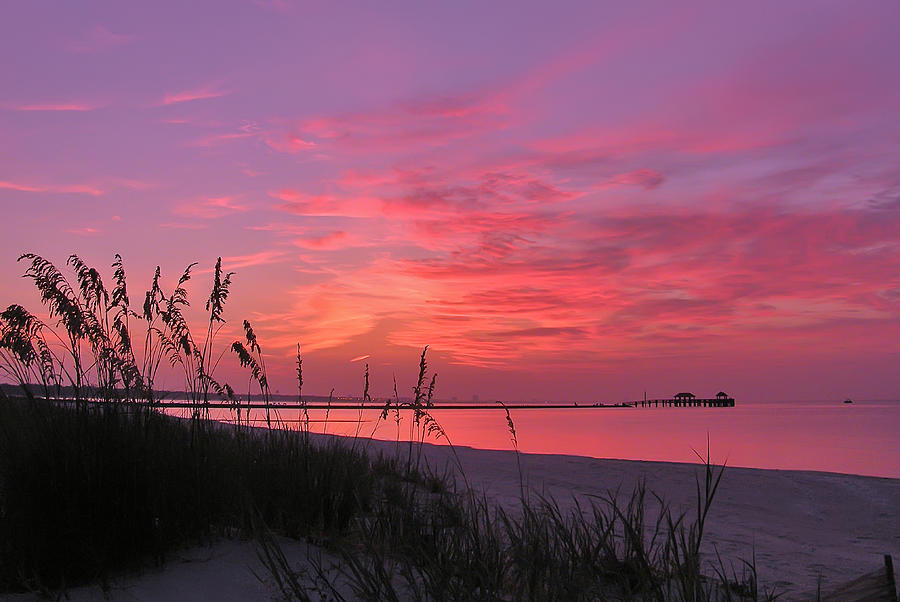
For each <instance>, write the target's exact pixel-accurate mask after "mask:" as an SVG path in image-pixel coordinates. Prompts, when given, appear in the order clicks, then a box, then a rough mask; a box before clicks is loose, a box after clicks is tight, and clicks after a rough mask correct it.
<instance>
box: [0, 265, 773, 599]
mask: <svg viewBox="0 0 900 602" xmlns="http://www.w3.org/2000/svg"><path fill="white" fill-rule="evenodd" d="M20 260H25V261H27V263H28V267H27V269H26V273H25V275H26V276H27V277H29V278H31V279H32V280H34V282H35V285H36V286H37V288H38V291H39V292H40V295H41V299H42V301H43V303H44V304H45V306H46V308H47V312H48V314H49V316H50V319H51V320H56V324H55V325H53V326H48V325H47V324H44V323H43V322H41V321H40V320H39V319H38V318H37V317H36V316H35V315H33V314H31V313H29V312H28V311H27V310H26V309H25V308H24V307H22V306H20V305H11V306H10V307H8V308H7V309H6V310H5V311H4V312H3V313H2V314H0V370H2V371H3V372H4V373H5V374H6V376H7V377H8V378H10V379H11V380H13V381H14V382H15V383H17V384H18V385H19V388H20V391H21V396H19V397H18V398H15V399H11V398H8V397H7V396H6V395H5V394H3V393H2V390H0V591H15V590H37V591H45V592H49V591H55V590H59V589H62V588H66V587H68V586H71V585H74V584H77V583H82V582H87V581H97V580H100V581H103V582H105V580H107V579H108V578H110V577H111V576H113V575H115V574H117V573H119V572H120V571H122V570H125V569H130V568H138V567H141V566H144V565H146V564H147V563H161V562H163V561H164V560H165V557H166V554H167V553H170V552H171V551H172V550H173V549H176V548H178V547H180V546H185V545H190V544H194V543H204V542H208V541H210V540H211V539H212V538H215V537H217V536H222V535H226V536H234V535H251V534H253V535H255V536H256V537H257V538H258V541H259V546H260V558H261V559H262V560H263V562H264V564H265V565H266V566H267V568H268V569H269V571H270V573H271V575H272V577H273V579H274V581H275V583H277V584H278V586H279V587H280V588H281V590H282V594H283V595H285V596H286V597H288V598H296V599H300V600H307V599H314V598H315V597H317V596H319V597H326V598H333V599H341V598H342V594H341V591H346V588H349V589H350V590H352V591H353V592H354V593H355V595H356V596H358V597H360V598H363V599H378V600H399V599H416V600H444V599H449V600H509V599H523V600H524V599H528V600H596V599H648V600H669V599H680V600H707V599H741V600H744V599H748V600H755V599H758V598H760V597H766V596H765V595H762V596H761V594H760V593H759V591H758V589H757V585H756V581H755V572H754V571H753V570H752V569H753V566H752V563H751V564H748V565H747V568H748V569H749V571H748V572H747V575H743V576H741V577H740V578H738V577H737V576H735V575H727V574H726V573H725V571H724V569H721V568H720V569H717V570H715V572H716V573H717V574H716V575H714V576H709V575H705V574H704V572H703V571H702V570H701V569H702V563H701V557H700V544H701V541H702V538H703V533H704V525H705V522H706V518H707V513H708V510H709V507H710V505H711V504H712V502H713V499H714V496H715V492H716V489H717V487H718V483H719V480H720V479H721V476H722V472H721V470H719V471H716V470H714V469H713V467H712V466H711V464H710V463H709V459H708V458H707V459H706V471H705V477H704V481H703V482H702V483H701V482H699V481H698V484H697V502H698V511H697V516H696V519H695V520H694V521H692V522H691V521H688V519H687V517H686V516H684V515H680V514H676V513H673V512H672V511H671V509H670V508H669V507H668V505H667V504H666V503H665V502H664V500H662V499H661V498H660V497H658V496H655V495H652V494H651V495H648V493H647V490H646V489H645V487H644V486H643V485H641V486H639V487H638V488H637V489H636V490H635V491H634V492H633V493H632V495H631V496H630V498H628V499H627V500H626V501H624V502H623V501H622V500H621V499H620V498H619V497H618V496H617V495H616V494H614V493H610V494H609V495H608V496H607V497H606V498H603V499H597V500H594V501H592V502H591V503H590V504H588V505H586V506H585V505H582V504H579V503H577V502H576V505H575V509H574V510H572V511H571V512H566V511H563V510H562V509H561V507H560V505H559V504H558V503H557V502H556V501H555V500H553V499H547V498H541V497H537V498H535V497H534V496H532V495H531V494H530V493H529V492H528V490H527V488H526V487H525V483H524V476H523V473H522V467H521V464H518V469H519V481H520V502H521V503H520V505H519V506H517V507H515V508H503V507H499V506H497V505H495V504H492V503H491V502H490V501H489V500H488V499H487V498H486V497H485V496H484V495H481V494H479V493H478V492H476V491H474V490H473V489H472V488H471V487H469V485H468V482H467V481H466V475H465V473H464V472H462V470H461V466H459V461H458V458H456V455H455V450H454V449H453V446H452V443H450V438H449V436H448V434H447V433H446V432H445V431H444V429H443V428H442V427H441V425H440V424H439V423H438V422H437V420H435V419H434V417H433V416H432V415H431V413H430V411H429V410H430V408H431V407H432V400H433V395H434V391H435V386H436V378H437V377H436V374H433V373H432V374H430V375H429V369H428V363H427V359H426V352H427V347H426V348H425V350H423V352H422V355H421V358H420V361H419V372H418V377H417V380H416V384H415V386H414V387H413V389H412V392H413V397H412V399H411V400H409V401H401V399H400V396H399V394H398V392H397V384H396V380H395V381H394V397H393V399H389V400H387V401H386V403H385V405H384V407H383V410H382V412H381V413H380V414H379V417H378V419H377V421H376V425H375V428H374V429H373V431H372V432H373V434H374V432H375V429H377V427H378V424H379V423H380V422H383V421H386V420H387V419H388V417H389V416H390V415H391V412H392V411H393V414H394V417H395V418H396V421H397V447H396V451H397V453H396V455H395V457H393V458H389V459H385V458H384V457H379V458H377V459H376V460H374V461H373V460H371V459H370V458H369V457H368V456H367V454H366V449H367V446H366V444H365V443H363V444H359V442H360V440H359V439H358V438H357V437H354V438H352V439H351V440H350V441H349V442H348V443H343V442H342V440H340V439H334V438H326V439H320V438H314V437H311V436H310V432H309V422H308V414H307V413H306V412H303V416H304V417H305V421H304V422H301V424H300V431H289V430H287V429H286V428H285V427H284V426H283V425H282V424H280V423H279V421H278V417H277V415H275V416H274V417H273V415H272V412H271V411H270V407H269V386H268V378H267V375H266V366H265V358H264V355H263V353H262V350H261V348H260V345H259V342H258V340H257V337H256V333H255V332H254V331H253V328H252V326H251V324H250V323H249V322H248V321H244V323H243V327H244V340H243V341H235V342H234V343H233V344H232V345H231V346H230V349H231V350H232V351H233V352H234V353H235V354H236V356H237V359H238V361H239V362H240V364H241V365H242V366H243V367H245V368H247V369H248V371H249V377H248V391H247V397H246V399H248V400H249V399H250V396H251V394H252V391H253V385H254V384H255V386H256V389H257V391H258V394H259V395H260V396H261V398H262V399H263V400H264V401H265V404H266V422H267V427H266V428H265V429H251V428H245V427H244V426H243V425H242V422H241V413H240V412H241V403H242V401H241V398H240V396H239V395H236V394H235V392H234V390H233V389H232V387H231V386H229V385H228V384H226V383H222V382H220V381H219V380H217V379H216V378H215V376H214V373H215V370H216V366H217V364H218V362H219V359H220V358H221V357H222V354H223V353H224V352H225V349H219V348H218V347H217V345H216V340H217V335H218V333H219V330H220V328H221V326H222V324H224V317H223V313H224V304H225V301H226V300H227V297H228V294H229V287H230V284H231V277H232V274H231V273H225V272H223V270H222V266H221V259H219V260H218V261H217V262H216V265H215V269H214V271H213V284H212V288H211V293H210V296H209V298H208V299H207V302H206V305H205V308H206V311H207V312H208V315H207V320H206V323H205V327H206V328H205V333H204V336H203V338H202V340H200V339H195V337H194V336H193V334H192V332H191V329H190V326H189V324H188V320H187V318H186V317H185V314H184V310H185V308H187V307H188V306H189V303H188V296H187V290H186V288H185V284H186V283H187V282H188V280H189V279H190V278H191V271H192V268H193V267H194V265H195V264H191V265H190V266H188V267H187V269H185V270H184V272H183V273H182V275H181V277H180V278H179V280H178V283H177V285H176V287H175V289H174V290H173V291H172V292H171V293H170V294H166V293H164V291H163V289H162V288H161V286H160V270H159V268H157V269H156V272H155V275H154V278H153V280H152V283H151V286H150V288H149V289H148V290H147V292H146V294H145V296H144V303H143V311H142V313H140V314H139V313H137V312H134V311H133V310H132V309H131V305H130V302H129V298H128V293H127V287H126V278H125V271H124V267H123V265H122V260H121V258H120V257H119V256H118V255H117V256H116V258H115V262H114V263H113V264H112V267H113V269H114V275H113V281H114V283H115V284H114V287H113V289H112V291H111V292H109V291H107V289H106V288H105V286H104V284H103V281H102V278H101V275H100V273H99V271H98V270H96V269H94V268H91V267H89V266H87V265H86V264H85V263H84V262H83V261H82V260H81V259H80V258H78V257H77V256H75V255H72V256H71V257H70V258H69V260H68V262H67V263H68V265H69V266H70V267H71V268H72V270H73V272H74V282H75V284H74V286H73V285H72V284H70V283H69V281H68V280H67V279H66V277H65V276H64V275H63V274H62V273H61V272H60V271H59V270H58V269H57V268H56V267H55V266H53V264H52V263H50V262H49V261H47V260H45V259H43V258H41V257H39V256H36V255H32V254H27V255H23V256H22V257H21V258H20ZM137 324H141V326H140V327H138V326H137ZM132 329H139V331H140V333H141V334H140V335H139V337H138V340H141V339H142V340H143V345H142V348H141V350H140V353H136V352H135V349H134V344H133V341H134V340H135V339H134V337H133V335H132ZM163 359H165V360H166V361H167V362H168V363H169V364H170V365H171V366H172V367H173V368H175V369H176V370H177V371H178V373H179V374H181V375H182V377H183V381H184V390H185V395H186V397H187V399H188V400H189V401H190V402H191V408H192V411H191V417H190V420H181V419H178V418H174V417H172V416H168V415H165V414H162V413H160V412H159V396H158V393H157V392H155V390H154V383H155V381H156V377H157V374H158V370H159V367H160V364H161V362H162V360H163ZM297 384H298V390H297V397H298V400H299V401H300V402H301V403H303V399H304V398H303V394H302V385H303V373H302V358H301V356H300V347H299V344H298V347H297ZM211 395H215V396H218V397H220V398H222V399H225V400H229V401H231V403H232V407H233V409H234V411H235V412H236V414H237V425H236V426H235V425H227V424H221V423H216V422H214V421H211V420H209V414H208V406H207V404H208V403H209V401H210V397H211ZM66 398H68V399H66ZM363 399H364V400H365V401H367V402H368V401H371V398H370V397H369V372H368V366H366V370H365V375H364V389H363ZM401 409H402V410H405V411H409V412H410V414H411V417H412V420H411V421H410V433H409V442H408V446H407V447H406V449H405V450H404V451H405V452H406V453H405V454H403V452H402V451H401V448H400V436H399V428H400V419H399V416H400V411H401ZM248 418H249V414H248ZM506 419H507V426H508V429H509V432H510V437H511V441H512V443H513V446H514V448H515V450H516V454H517V455H516V458H517V462H518V461H519V458H518V441H517V436H516V431H515V424H514V423H513V420H512V417H511V416H510V414H509V412H508V411H507V412H506ZM326 420H327V413H326ZM247 425H249V420H248V422H247ZM360 425H361V422H360ZM358 434H359V428H357V435H358ZM427 436H434V437H439V438H444V439H446V441H447V442H448V444H450V450H451V451H452V453H453V457H454V458H456V461H457V466H458V468H459V471H457V472H455V473H446V474H436V473H434V472H432V471H430V469H429V467H428V465H427V462H426V463H424V464H423V462H422V449H423V443H424V441H425V439H426V437H427ZM403 455H405V458H403V460H401V457H402V456H403ZM457 476H458V477H459V478H460V479H461V480H462V483H463V485H464V486H463V487H462V488H461V489H458V488H457V483H458V481H457V478H456V477H457ZM650 516H653V517H654V519H653V520H650V518H649V517H650ZM272 533H279V534H282V535H286V536H289V537H295V538H302V537H306V538H310V539H312V540H313V541H315V542H316V543H317V544H319V545H320V546H322V547H324V548H326V549H328V550H330V551H331V552H332V553H333V554H336V555H337V556H339V557H340V558H341V560H342V562H341V563H340V564H339V565H338V566H335V567H331V566H326V565H325V564H324V563H322V562H316V561H313V562H312V564H311V565H310V566H307V567H306V568H302V567H299V568H298V567H294V566H291V564H290V562H289V560H288V559H287V558H286V557H285V555H284V554H283V552H282V551H281V549H280V548H279V546H278V545H277V543H276V539H274V538H273V537H272V536H271V534H272ZM722 566H724V565H723V564H722V563H721V562H720V563H719V567H722Z"/></svg>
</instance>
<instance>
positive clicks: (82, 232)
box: [66, 227, 100, 236]
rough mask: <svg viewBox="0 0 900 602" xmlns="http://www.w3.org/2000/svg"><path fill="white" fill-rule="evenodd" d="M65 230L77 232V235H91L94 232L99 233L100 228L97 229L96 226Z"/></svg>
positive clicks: (72, 232) (71, 232)
mask: <svg viewBox="0 0 900 602" xmlns="http://www.w3.org/2000/svg"><path fill="white" fill-rule="evenodd" d="M66 232H69V233H70V234H78V235H79V236H93V235H95V234H99V233H100V230H98V229H97V228H90V227H84V228H70V229H68V230H66Z"/></svg>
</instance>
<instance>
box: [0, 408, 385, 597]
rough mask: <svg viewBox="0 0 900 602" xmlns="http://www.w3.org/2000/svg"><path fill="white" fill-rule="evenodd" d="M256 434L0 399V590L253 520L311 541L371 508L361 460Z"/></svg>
mask: <svg viewBox="0 0 900 602" xmlns="http://www.w3.org/2000/svg"><path fill="white" fill-rule="evenodd" d="M264 435H265V436H262V434H260V433H258V432H255V430H254V431H251V432H249V433H248V432H246V431H239V430H237V429H234V428H233V427H230V426H227V425H215V424H207V428H204V429H201V430H198V429H192V428H190V427H189V424H188V423H187V421H184V420H180V419H177V418H173V417H170V416H166V415H161V414H156V413H147V412H144V411H139V410H138V409H137V408H126V407H122V406H118V405H105V406H90V407H85V408H81V409H75V408H74V407H68V406H67V407H61V406H59V405H55V404H53V403H51V402H44V401H31V402H29V401H26V400H24V399H19V400H10V399H7V400H2V401H0V591H15V590H22V589H37V590H53V589H57V588H61V587H65V586H68V585H73V584H76V583H83V582H90V581H97V580H102V579H104V578H107V577H109V576H110V575H113V574H116V573H117V572H120V571H122V570H127V569H132V568H138V567H140V566H142V565H145V564H147V563H154V562H156V563H159V562H162V561H163V560H164V558H165V556H166V555H167V553H168V552H170V551H171V550H173V549H176V548H178V547H180V546H184V545H191V544H198V543H204V542H207V541H209V540H210V538H214V537H216V536H218V535H221V534H244V535H248V534H250V533H251V530H252V525H253V522H254V521H257V522H261V523H264V524H266V525H268V526H269V527H271V528H274V529H277V530H278V531H279V532H282V533H285V534H287V535H290V536H293V537H309V536H314V537H322V536H325V535H328V534H335V533H340V532H341V531H342V530H346V529H347V527H348V525H349V524H350V521H351V520H352V518H353V517H354V516H356V515H357V514H358V513H360V512H363V511H368V510H369V509H370V507H371V504H372V499H373V497H374V493H373V487H374V482H375V476H374V474H375V473H374V471H373V469H372V466H371V463H370V461H369V460H368V459H367V458H366V457H365V455H364V454H362V453H361V452H359V451H354V450H351V449H350V448H349V447H348V446H344V445H341V444H339V443H337V442H335V441H332V442H330V443H322V442H320V443H318V444H314V443H312V442H310V440H309V439H308V438H306V437H303V436H302V435H301V433H297V432H288V431H283V430H272V431H268V432H266V433H264ZM382 470H383V469H382Z"/></svg>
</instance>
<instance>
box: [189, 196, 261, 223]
mask: <svg viewBox="0 0 900 602" xmlns="http://www.w3.org/2000/svg"><path fill="white" fill-rule="evenodd" d="M249 209H250V207H248V206H247V205H243V204H241V203H240V202H239V200H238V199H237V198H236V197H231V196H219V197H207V198H201V199H194V200H190V201H183V202H181V203H179V204H177V205H176V206H175V208H174V209H173V210H174V212H175V213H177V214H178V215H183V216H186V217H197V218H203V219H216V218H220V217H224V216H226V215H231V214H233V213H241V212H244V211H248V210H249Z"/></svg>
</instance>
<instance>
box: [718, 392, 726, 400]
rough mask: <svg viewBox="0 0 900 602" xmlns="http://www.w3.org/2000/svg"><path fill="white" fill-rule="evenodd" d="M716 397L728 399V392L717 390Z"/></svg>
mask: <svg viewBox="0 0 900 602" xmlns="http://www.w3.org/2000/svg"><path fill="white" fill-rule="evenodd" d="M716 399H728V393H725V392H724V391H719V392H718V393H716Z"/></svg>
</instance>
